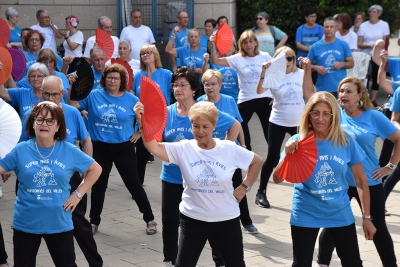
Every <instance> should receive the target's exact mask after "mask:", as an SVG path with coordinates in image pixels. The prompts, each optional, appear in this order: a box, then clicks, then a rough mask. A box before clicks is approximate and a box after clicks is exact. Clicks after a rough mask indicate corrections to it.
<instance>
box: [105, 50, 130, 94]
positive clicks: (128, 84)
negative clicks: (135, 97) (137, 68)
mask: <svg viewBox="0 0 400 267" xmlns="http://www.w3.org/2000/svg"><path fill="white" fill-rule="evenodd" d="M114 63H116V64H119V65H121V66H122V67H124V68H125V73H126V90H127V91H128V92H130V91H132V84H133V75H134V73H133V70H132V68H131V66H130V65H129V64H128V62H126V61H125V60H122V59H120V58H112V59H111V64H114Z"/></svg>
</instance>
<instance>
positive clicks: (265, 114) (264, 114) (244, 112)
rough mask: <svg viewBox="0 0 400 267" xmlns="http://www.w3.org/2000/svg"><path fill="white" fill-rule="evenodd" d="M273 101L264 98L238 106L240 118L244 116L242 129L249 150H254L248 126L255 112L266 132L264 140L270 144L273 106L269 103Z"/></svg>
mask: <svg viewBox="0 0 400 267" xmlns="http://www.w3.org/2000/svg"><path fill="white" fill-rule="evenodd" d="M271 101H272V98H269V97H263V98H256V99H252V100H248V101H246V102H242V103H240V104H238V109H239V112H240V116H242V119H243V121H242V128H243V133H244V141H245V144H246V147H247V149H248V150H252V149H251V137H250V130H249V126H248V124H249V121H250V119H251V117H252V116H253V114H254V112H255V113H256V114H257V115H258V118H259V119H260V122H261V126H262V129H263V132H264V138H265V140H266V141H267V143H268V126H269V115H270V114H271V110H272V105H270V104H269V103H271Z"/></svg>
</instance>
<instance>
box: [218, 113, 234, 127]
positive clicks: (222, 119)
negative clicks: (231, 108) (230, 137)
mask: <svg viewBox="0 0 400 267" xmlns="http://www.w3.org/2000/svg"><path fill="white" fill-rule="evenodd" d="M234 123H235V119H234V118H233V117H231V116H229V115H226V114H224V113H222V112H221V111H218V121H217V125H216V127H215V131H216V132H226V131H228V130H229V129H230V128H231V127H232V125H233V124H234Z"/></svg>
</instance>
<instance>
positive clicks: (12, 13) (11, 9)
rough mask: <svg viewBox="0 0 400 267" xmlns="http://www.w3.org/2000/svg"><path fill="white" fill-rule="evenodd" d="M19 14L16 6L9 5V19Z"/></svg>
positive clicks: (7, 11)
mask: <svg viewBox="0 0 400 267" xmlns="http://www.w3.org/2000/svg"><path fill="white" fill-rule="evenodd" d="M18 16H19V11H18V10H17V9H15V8H14V7H11V6H10V7H9V8H7V10H6V18H7V20H9V19H10V18H15V17H18Z"/></svg>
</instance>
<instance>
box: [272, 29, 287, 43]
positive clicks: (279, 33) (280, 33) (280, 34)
mask: <svg viewBox="0 0 400 267" xmlns="http://www.w3.org/2000/svg"><path fill="white" fill-rule="evenodd" d="M274 30H275V38H276V39H277V40H282V38H283V37H284V36H285V35H286V33H284V32H283V31H281V29H279V28H278V27H275V26H274Z"/></svg>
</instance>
